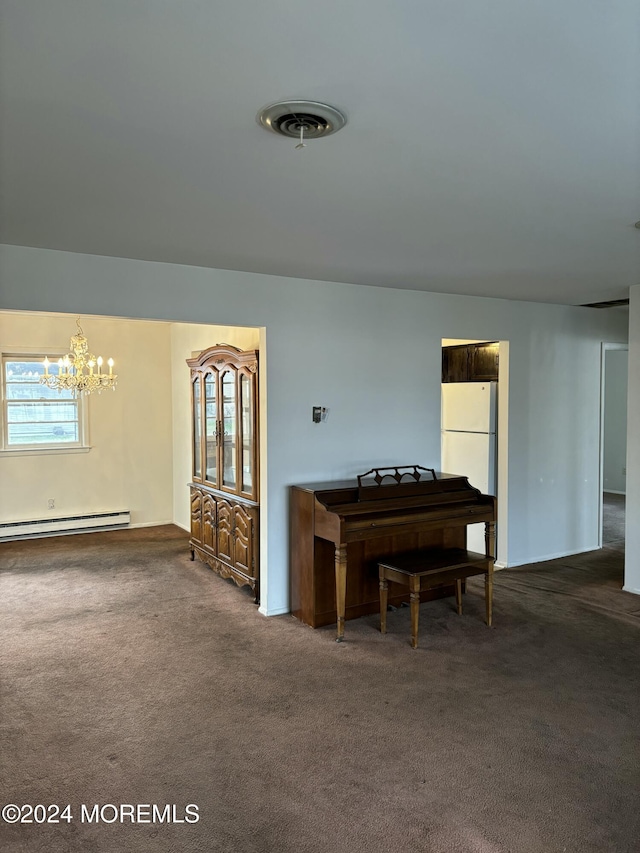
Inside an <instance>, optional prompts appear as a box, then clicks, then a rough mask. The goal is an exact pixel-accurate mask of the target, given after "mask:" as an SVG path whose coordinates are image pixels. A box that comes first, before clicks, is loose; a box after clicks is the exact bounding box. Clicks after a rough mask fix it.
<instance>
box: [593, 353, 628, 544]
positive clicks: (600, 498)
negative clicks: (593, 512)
mask: <svg viewBox="0 0 640 853" xmlns="http://www.w3.org/2000/svg"><path fill="white" fill-rule="evenodd" d="M611 351H626V352H627V353H628V352H629V344H628V343H626V344H620V343H608V342H605V341H603V342H602V344H601V346H600V437H599V456H600V461H599V470H598V480H597V485H598V548H602V547H603V543H602V535H603V530H602V527H603V524H604V499H603V493H604V413H605V377H606V371H605V368H606V358H607V353H608V352H611ZM628 440H629V439H628V436H627V441H628Z"/></svg>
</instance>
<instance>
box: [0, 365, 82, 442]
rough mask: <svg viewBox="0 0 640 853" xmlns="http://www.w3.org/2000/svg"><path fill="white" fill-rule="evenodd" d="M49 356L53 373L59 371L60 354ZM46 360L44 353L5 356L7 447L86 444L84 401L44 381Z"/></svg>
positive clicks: (4, 438)
mask: <svg viewBox="0 0 640 853" xmlns="http://www.w3.org/2000/svg"><path fill="white" fill-rule="evenodd" d="M49 359H50V361H52V362H53V363H52V364H50V365H49V373H52V374H57V372H58V364H57V359H58V356H49ZM43 360H44V355H15V356H13V355H5V356H3V358H2V385H3V395H2V402H3V442H2V449H3V450H50V449H64V448H77V447H82V446H83V438H84V436H83V418H82V400H81V398H78V399H75V398H74V396H73V392H72V391H56V390H54V389H52V388H47V387H46V386H45V385H41V384H40V377H41V376H42V375H43V374H44V365H43V363H42V362H43Z"/></svg>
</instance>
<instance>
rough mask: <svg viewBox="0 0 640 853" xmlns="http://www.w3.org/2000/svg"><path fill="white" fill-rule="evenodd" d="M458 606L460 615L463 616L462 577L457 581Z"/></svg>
mask: <svg viewBox="0 0 640 853" xmlns="http://www.w3.org/2000/svg"><path fill="white" fill-rule="evenodd" d="M456 608H457V610H458V616H462V581H461V580H460V578H458V580H457V581H456Z"/></svg>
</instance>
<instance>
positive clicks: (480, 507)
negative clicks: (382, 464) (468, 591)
mask: <svg viewBox="0 0 640 853" xmlns="http://www.w3.org/2000/svg"><path fill="white" fill-rule="evenodd" d="M495 520H496V499H495V498H494V497H492V496H491V495H483V494H481V493H480V492H479V491H478V489H474V488H473V487H472V486H471V485H470V484H469V481H468V479H467V478H466V477H462V476H457V475H454V474H442V473H436V472H435V471H434V470H433V469H431V468H422V467H420V466H419V465H412V466H404V467H401V468H374V469H372V470H371V471H368V472H367V473H366V474H362V475H361V476H359V477H358V478H357V479H356V480H344V481H339V482H329V483H311V484H307V485H296V486H291V494H290V535H291V542H290V554H291V572H290V577H291V612H292V613H293V615H294V616H295V617H296V618H297V619H300V620H301V621H302V622H304V623H306V624H307V625H311V626H312V627H313V628H319V627H320V626H322V625H330V624H332V623H337V637H336V639H337V640H338V641H341V640H342V639H343V637H344V623H345V619H355V618H357V617H359V616H364V615H365V614H368V613H376V612H378V610H379V606H380V604H379V589H378V567H377V564H378V560H379V559H381V558H384V557H390V556H392V555H397V554H404V553H407V552H410V551H416V550H423V549H424V550H425V551H428V550H429V549H433V551H434V553H436V552H437V553H438V559H439V560H440V561H441V560H442V553H443V551H445V552H446V550H447V549H451V550H452V552H453V549H456V556H457V560H458V561H459V554H460V551H459V549H465V550H466V540H467V525H469V524H476V523H478V522H484V523H485V546H486V556H490V557H491V558H492V559H493V557H494V556H495ZM471 556H476V557H477V556H478V555H471V554H470V557H471ZM449 594H453V587H452V589H451V590H449V589H448V588H447V589H444V590H437V589H436V590H433V589H432V590H425V591H424V592H422V593H421V600H422V601H426V600H429V599H432V598H436V597H441V596H442V595H449ZM405 598H406V589H403V588H402V587H401V586H399V585H397V584H389V598H388V601H389V603H390V604H395V605H396V606H398V605H399V604H400V603H401V602H402V601H403V600H404V599H405Z"/></svg>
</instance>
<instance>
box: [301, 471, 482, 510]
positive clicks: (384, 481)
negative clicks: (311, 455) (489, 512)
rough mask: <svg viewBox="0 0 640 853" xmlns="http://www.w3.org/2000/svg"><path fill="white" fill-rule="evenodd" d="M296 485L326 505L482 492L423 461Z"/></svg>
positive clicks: (413, 501)
mask: <svg viewBox="0 0 640 853" xmlns="http://www.w3.org/2000/svg"><path fill="white" fill-rule="evenodd" d="M405 472H406V473H407V474H408V476H407V477H405V476H403V474H404V473H405ZM296 488H298V489H304V490H305V491H309V492H313V493H314V494H315V496H316V498H317V499H318V500H319V501H320V502H321V503H322V504H324V505H325V506H326V507H330V506H332V505H335V504H345V503H349V504H360V503H363V502H367V503H368V502H369V501H376V500H386V501H390V500H400V499H403V498H411V499H412V500H411V501H410V502H411V503H412V504H414V503H416V502H418V503H419V499H420V497H425V498H428V497H430V498H431V500H433V498H435V497H436V496H437V495H442V497H443V498H445V495H447V496H449V498H451V497H453V494H452V493H463V495H464V496H465V497H466V498H471V499H474V498H476V497H478V496H479V495H480V492H479V491H478V489H475V488H474V487H473V486H471V485H470V483H469V480H468V478H467V477H464V476H462V475H460V474H445V473H443V472H440V471H435V470H434V469H433V468H422V467H421V466H419V465H407V466H403V467H394V468H372V469H371V470H370V471H367V472H366V473H365V474H361V475H360V476H359V477H357V478H356V479H355V480H333V481H330V482H326V483H305V484H296ZM463 495H460V497H462V496H463ZM416 499H417V501H416ZM445 499H446V498H445ZM429 502H431V501H429Z"/></svg>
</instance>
